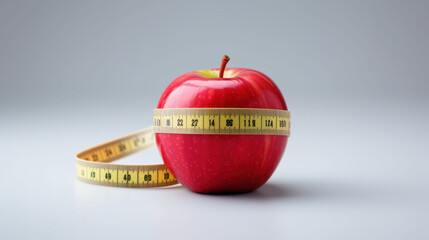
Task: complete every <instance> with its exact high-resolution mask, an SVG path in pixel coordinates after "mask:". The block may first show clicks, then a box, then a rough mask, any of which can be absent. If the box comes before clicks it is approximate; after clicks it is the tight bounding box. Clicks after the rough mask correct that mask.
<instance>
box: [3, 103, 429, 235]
mask: <svg viewBox="0 0 429 240" xmlns="http://www.w3.org/2000/svg"><path fill="white" fill-rule="evenodd" d="M317 104H323V101H321V102H319V103H317ZM363 105H365V104H363ZM307 106H308V104H307ZM414 106H415V109H410V108H409V106H408V109H407V108H405V107H406V106H400V105H395V106H393V105H392V106H390V105H388V104H383V105H371V104H368V107H366V108H363V107H362V108H359V107H356V106H355V110H352V109H350V108H349V107H348V106H347V104H344V105H341V103H338V104H337V105H336V106H332V108H331V109H330V110H322V109H321V110H317V106H313V107H314V108H312V109H311V111H310V110H309V109H305V108H303V106H300V105H296V106H294V107H293V108H292V109H291V111H292V137H291V139H290V142H289V144H288V146H287V150H286V154H285V156H284V158H283V160H282V162H281V164H280V166H279V167H278V169H277V171H276V172H275V174H274V176H273V177H272V178H271V179H270V180H269V181H268V183H267V184H266V185H264V186H263V187H262V188H260V189H259V190H257V191H255V192H253V193H249V194H241V195H223V196H212V195H202V194H196V193H193V192H190V191H188V190H187V189H185V188H183V187H175V188H171V189H126V188H112V187H102V186H94V185H89V184H85V183H81V182H78V181H77V180H76V179H75V168H74V159H73V156H74V154H76V153H77V152H78V151H80V150H82V149H84V148H87V147H90V146H92V145H94V144H98V143H101V142H104V141H106V140H110V139H112V138H115V137H119V136H121V135H124V134H127V133H129V132H132V131H134V130H138V127H139V126H140V125H141V128H143V127H145V126H147V125H149V124H150V122H151V117H150V110H151V108H149V107H146V108H144V109H143V110H142V112H135V111H132V110H131V109H121V110H118V111H116V115H114V116H109V115H108V114H105V113H106V111H104V109H103V107H99V108H98V109H97V108H95V109H92V110H89V109H85V108H84V109H83V110H82V109H81V110H79V111H78V110H77V109H66V108H64V109H62V110H61V109H54V108H47V109H45V110H43V109H38V110H25V111H19V110H16V109H15V110H13V111H5V113H6V114H5V115H4V116H5V117H2V119H1V125H0V126H1V129H0V130H1V133H2V135H1V138H0V141H1V142H0V143H1V146H2V159H3V160H2V172H1V175H0V176H1V177H0V180H1V182H2V183H3V185H2V190H1V205H0V211H1V224H0V229H1V231H0V238H2V239H5V238H3V237H7V236H8V237H12V238H17V239H20V238H25V239H51V238H57V237H60V236H61V237H62V238H65V239H77V238H79V239H125V238H126V239H135V238H145V239H153V238H171V239H197V238H199V239H220V238H225V237H227V238H235V239H244V238H246V239H268V237H270V238H287V239H406V238H408V239H425V238H428V237H429V232H428V230H427V227H426V225H427V220H429V219H428V217H427V214H428V213H429V212H428V210H429V207H428V200H429V195H428V188H427V186H428V178H427V167H428V163H427V159H428V154H427V149H426V147H427V143H428V137H427V134H422V133H424V132H425V133H427V132H428V131H427V130H428V127H427V124H426V123H427V120H428V115H427V114H425V113H424V112H421V111H420V110H419V109H424V108H425V106H424V105H421V106H418V105H414ZM398 107H401V108H402V109H403V110H402V113H401V114H398V112H397V111H396V110H395V109H396V108H398ZM356 108H357V109H356ZM103 114H104V115H103ZM357 116H361V117H357ZM120 123H121V124H120ZM404 123H407V124H404ZM153 158H156V159H157V161H160V158H159V156H158V153H157V151H156V150H155V149H153V150H150V151H148V152H146V153H142V154H138V155H136V156H135V157H132V158H130V159H129V160H126V161H127V162H139V163H142V162H144V161H143V160H142V159H153ZM146 162H150V161H146Z"/></svg>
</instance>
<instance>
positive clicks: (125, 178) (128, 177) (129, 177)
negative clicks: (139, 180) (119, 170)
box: [123, 173, 131, 181]
mask: <svg viewBox="0 0 429 240" xmlns="http://www.w3.org/2000/svg"><path fill="white" fill-rule="evenodd" d="M123 179H124V181H130V180H131V175H130V174H128V173H127V174H124V178H123Z"/></svg>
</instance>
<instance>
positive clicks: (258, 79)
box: [158, 55, 287, 110]
mask: <svg viewBox="0 0 429 240" xmlns="http://www.w3.org/2000/svg"><path fill="white" fill-rule="evenodd" d="M228 60H229V57H228V56H227V55H225V56H224V57H223V60H222V64H221V68H220V69H219V68H216V69H206V70H199V71H193V72H189V73H185V74H183V75H181V76H179V77H178V78H176V79H175V80H174V81H173V82H171V83H170V85H169V86H168V87H167V88H166V90H165V91H164V93H163V94H162V96H161V98H160V100H159V103H158V108H266V109H283V110H287V106H286V102H285V100H284V98H283V96H282V94H281V92H280V90H279V88H278V87H277V86H276V84H275V83H274V82H273V81H272V80H271V79H270V78H269V77H268V76H266V75H265V74H263V73H261V72H259V71H256V70H252V69H246V68H227V69H225V66H226V63H227V62H228Z"/></svg>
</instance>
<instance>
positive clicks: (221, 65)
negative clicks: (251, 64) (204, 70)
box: [219, 55, 229, 78]
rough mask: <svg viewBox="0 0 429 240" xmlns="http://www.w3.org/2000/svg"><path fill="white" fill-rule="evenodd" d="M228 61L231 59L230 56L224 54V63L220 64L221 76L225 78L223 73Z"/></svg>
mask: <svg viewBox="0 0 429 240" xmlns="http://www.w3.org/2000/svg"><path fill="white" fill-rule="evenodd" d="M228 61H229V56H228V55H223V58H222V63H221V64H220V70H219V78H223V73H224V72H225V67H226V64H227V63H228Z"/></svg>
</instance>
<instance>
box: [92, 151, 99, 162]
mask: <svg viewBox="0 0 429 240" xmlns="http://www.w3.org/2000/svg"><path fill="white" fill-rule="evenodd" d="M92 160H93V161H94V162H97V161H98V155H97V154H96V153H94V154H92Z"/></svg>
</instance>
